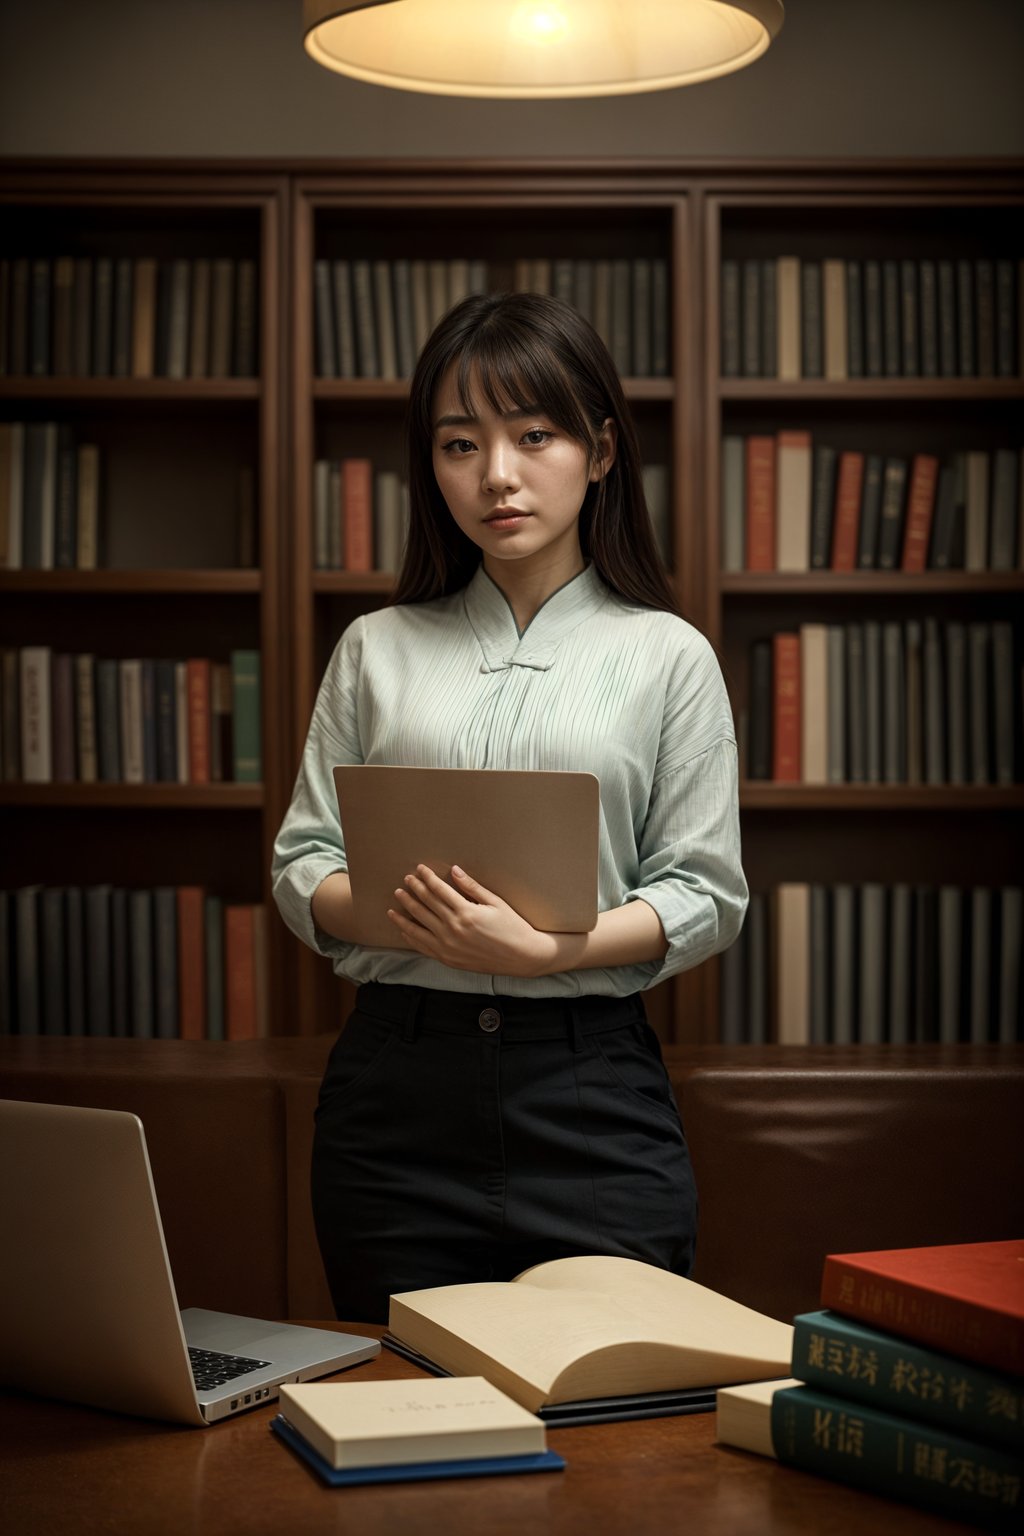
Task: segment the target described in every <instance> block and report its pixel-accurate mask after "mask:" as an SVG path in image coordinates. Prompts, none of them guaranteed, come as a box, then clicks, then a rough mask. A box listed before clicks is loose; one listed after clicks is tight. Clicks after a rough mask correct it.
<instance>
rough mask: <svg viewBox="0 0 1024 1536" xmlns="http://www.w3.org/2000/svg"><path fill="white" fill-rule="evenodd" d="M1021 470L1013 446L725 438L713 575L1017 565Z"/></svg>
mask: <svg viewBox="0 0 1024 1536" xmlns="http://www.w3.org/2000/svg"><path fill="white" fill-rule="evenodd" d="M931 446H932V448H934V449H937V448H938V443H937V442H936V440H935V439H932V444H931ZM1020 466H1021V453H1020V450H1019V449H1018V448H1016V447H1013V446H1011V445H1006V446H1003V447H997V448H992V449H986V448H980V447H975V448H969V449H966V450H965V451H964V452H954V453H948V452H947V453H942V454H940V453H939V452H938V451H928V449H927V447H924V448H923V447H921V445H920V444H917V445H912V444H910V443H908V444H907V445H906V446H905V447H904V448H902V449H901V450H899V451H897V452H895V453H884V452H882V451H880V448H879V445H878V443H877V441H876V442H874V443H872V442H871V441H870V439H869V438H868V437H867V436H865V437H864V438H863V439H862V440H861V442H860V443H859V444H857V445H856V446H854V447H843V448H839V447H836V446H835V445H834V444H832V443H829V442H827V441H824V440H822V439H821V438H820V437H819V436H817V435H816V434H815V433H812V432H811V431H810V429H809V428H803V427H801V428H797V429H788V430H786V431H784V432H776V433H775V434H774V435H772V434H770V433H751V434H749V435H748V436H746V437H744V436H741V435H740V434H738V433H730V434H728V435H727V436H726V437H724V438H723V439H722V570H723V571H725V572H726V573H733V572H739V571H777V572H783V573H787V574H798V573H800V572H802V571H827V570H832V571H850V572H852V571H875V570H878V571H900V572H902V573H903V574H904V575H921V574H923V573H924V572H925V571H926V570H934V571H948V570H965V571H976V572H979V571H1014V570H1019V569H1021V567H1022V562H1024V547H1022V546H1021V540H1020V533H1019V526H1020V520H1021V518H1020V494H1021V484H1022V480H1024V477H1022V475H1021V467H1020Z"/></svg>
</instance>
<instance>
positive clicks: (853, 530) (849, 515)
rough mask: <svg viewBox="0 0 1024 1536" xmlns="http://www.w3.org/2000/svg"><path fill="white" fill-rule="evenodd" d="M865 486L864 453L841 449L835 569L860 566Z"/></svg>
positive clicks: (834, 529)
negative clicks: (858, 555)
mask: <svg viewBox="0 0 1024 1536" xmlns="http://www.w3.org/2000/svg"><path fill="white" fill-rule="evenodd" d="M863 486H864V455H863V454H862V453H841V454H840V455H839V473H838V474H837V476H836V510H835V516H834V517H833V519H832V569H833V570H834V571H854V570H856V569H857V539H858V536H859V534H860V499H861V491H862V489H863Z"/></svg>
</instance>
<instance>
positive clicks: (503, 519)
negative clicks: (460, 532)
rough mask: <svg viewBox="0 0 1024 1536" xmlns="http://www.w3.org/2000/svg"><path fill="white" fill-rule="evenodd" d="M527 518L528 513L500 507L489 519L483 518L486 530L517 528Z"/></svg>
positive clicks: (513, 508)
mask: <svg viewBox="0 0 1024 1536" xmlns="http://www.w3.org/2000/svg"><path fill="white" fill-rule="evenodd" d="M529 516H530V514H529V512H520V511H519V510H518V509H517V508H515V507H502V508H500V509H499V510H498V511H497V512H492V513H491V515H490V517H485V518H484V522H485V523H486V524H487V526H488V528H518V527H519V525H520V523H525V522H526V519H527V518H528V517H529Z"/></svg>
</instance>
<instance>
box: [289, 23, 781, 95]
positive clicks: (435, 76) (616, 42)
mask: <svg viewBox="0 0 1024 1536" xmlns="http://www.w3.org/2000/svg"><path fill="white" fill-rule="evenodd" d="M782 18H783V7H782V0H303V25H304V34H305V35H304V43H305V48H306V52H307V53H308V54H309V56H310V58H312V59H315V60H316V62H317V63H318V64H323V65H324V66H325V67H326V68H327V69H333V70H337V72H338V73H339V74H343V75H351V76H352V77H353V78H354V79H356V80H365V81H368V82H369V83H370V84H372V85H386V86H392V87H394V88H395V89H396V90H403V91H426V92H428V93H431V94H434V95H439V96H484V97H494V98H498V99H502V98H506V99H523V98H526V99H533V100H543V99H545V98H554V97H566V96H625V95H631V94H634V93H636V92H640V91H664V90H670V89H672V88H673V87H675V86H680V85H693V84H695V83H696V82H697V81H700V80H711V79H714V77H715V76H716V75H725V74H729V73H731V72H732V71H733V70H737V69H742V68H743V67H744V66H745V65H747V64H752V63H753V62H754V60H755V59H757V58H759V57H760V55H761V54H762V53H764V51H765V49H766V48H767V47H768V45H769V43H770V42H771V40H772V38H773V37H775V35H776V34H777V33H778V31H779V28H780V27H781V26H782Z"/></svg>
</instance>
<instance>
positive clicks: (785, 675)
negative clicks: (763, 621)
mask: <svg viewBox="0 0 1024 1536" xmlns="http://www.w3.org/2000/svg"><path fill="white" fill-rule="evenodd" d="M772 704H773V721H772V727H773V728H772V778H773V779H775V780H777V781H779V782H780V783H786V784H798V783H799V782H800V636H799V635H794V634H776V635H773V636H772Z"/></svg>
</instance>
